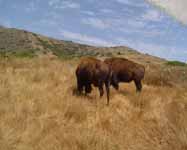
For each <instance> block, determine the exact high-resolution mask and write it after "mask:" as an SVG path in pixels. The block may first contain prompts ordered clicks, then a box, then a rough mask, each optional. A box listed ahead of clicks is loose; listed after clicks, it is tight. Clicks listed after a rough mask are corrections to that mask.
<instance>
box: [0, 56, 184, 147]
mask: <svg viewBox="0 0 187 150" xmlns="http://www.w3.org/2000/svg"><path fill="white" fill-rule="evenodd" d="M77 61H78V60H67V61H61V60H58V59H48V58H33V59H11V60H0V150H187V90H186V88H185V87H183V86H180V85H178V86H176V87H171V86H166V85H165V84H164V83H163V84H161V85H160V84H156V83H159V82H160V81H157V80H161V78H160V76H159V75H158V76H159V78H158V76H157V74H155V72H154V75H150V72H147V76H146V78H145V80H144V84H143V91H142V92H141V94H137V93H136V92H135V91H136V90H135V86H134V84H133V83H130V84H120V90H119V91H115V90H114V89H113V88H111V101H110V105H109V106H108V107H107V106H106V95H104V97H103V98H101V99H100V98H99V93H98V91H97V89H94V90H93V92H92V93H91V94H90V95H89V96H87V97H85V96H76V95H74V94H73V91H74V89H75V88H76V80H75V75H74V72H75V68H76V65H77ZM148 71H149V70H148ZM148 75H149V76H148ZM152 76H153V77H155V78H154V79H153V78H152ZM156 77H157V78H156ZM167 80H169V79H167ZM153 81H154V82H153ZM147 83H149V84H147Z"/></svg>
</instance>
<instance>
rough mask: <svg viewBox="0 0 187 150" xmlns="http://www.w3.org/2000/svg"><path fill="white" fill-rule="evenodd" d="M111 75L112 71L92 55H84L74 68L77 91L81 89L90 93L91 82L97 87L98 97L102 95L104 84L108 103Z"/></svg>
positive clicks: (80, 91)
mask: <svg viewBox="0 0 187 150" xmlns="http://www.w3.org/2000/svg"><path fill="white" fill-rule="evenodd" d="M111 76H112V73H111V71H110V68H109V66H108V65H107V64H105V63H104V62H102V61H100V60H98V59H96V58H93V57H84V58H83V59H81V61H80V64H79V65H78V67H77V69H76V77H77V89H78V91H79V93H82V92H83V91H85V94H87V93H91V91H92V87H91V85H92V84H93V85H94V86H95V87H98V88H99V92H100V97H102V96H103V94H104V91H103V85H104V84H105V87H106V92H107V105H108V104H109V92H110V91H109V88H110V78H111Z"/></svg>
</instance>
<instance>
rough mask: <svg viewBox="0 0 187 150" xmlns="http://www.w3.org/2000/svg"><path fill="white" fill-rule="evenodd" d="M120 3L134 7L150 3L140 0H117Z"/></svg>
mask: <svg viewBox="0 0 187 150" xmlns="http://www.w3.org/2000/svg"><path fill="white" fill-rule="evenodd" d="M116 1H117V2H118V3H121V4H125V5H129V6H134V7H147V6H148V5H147V4H146V3H142V2H141V1H140V0H139V1H135V0H116Z"/></svg>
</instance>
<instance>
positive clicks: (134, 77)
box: [104, 57, 145, 92]
mask: <svg viewBox="0 0 187 150" xmlns="http://www.w3.org/2000/svg"><path fill="white" fill-rule="evenodd" d="M104 62H105V63H106V64H108V65H109V66H110V67H111V69H112V71H113V74H112V79H111V85H112V86H113V87H114V88H115V89H116V90H118V89H119V82H131V81H134V83H135V85H136V91H137V92H140V91H141V90H142V83H141V80H142V79H143V78H144V74H145V67H144V66H142V65H140V64H137V63H135V62H133V61H130V60H128V59H125V58H117V57H114V58H107V59H105V60H104Z"/></svg>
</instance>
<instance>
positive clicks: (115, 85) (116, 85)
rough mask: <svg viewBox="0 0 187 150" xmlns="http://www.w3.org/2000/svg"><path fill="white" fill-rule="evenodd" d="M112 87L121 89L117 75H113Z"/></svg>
mask: <svg viewBox="0 0 187 150" xmlns="http://www.w3.org/2000/svg"><path fill="white" fill-rule="evenodd" d="M111 85H112V86H113V87H114V88H115V89H116V90H118V89H119V84H118V79H117V76H116V75H115V74H113V75H112V80H111Z"/></svg>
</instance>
